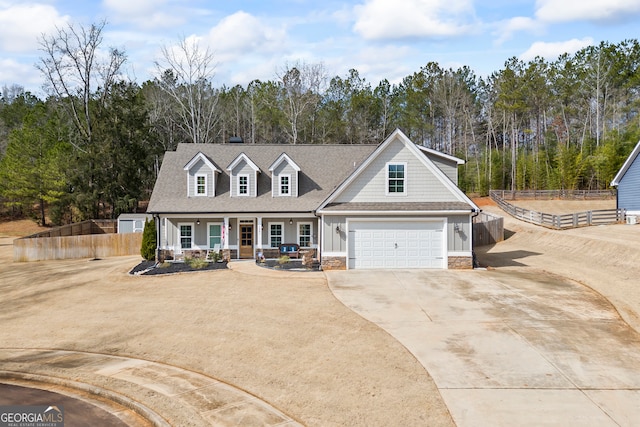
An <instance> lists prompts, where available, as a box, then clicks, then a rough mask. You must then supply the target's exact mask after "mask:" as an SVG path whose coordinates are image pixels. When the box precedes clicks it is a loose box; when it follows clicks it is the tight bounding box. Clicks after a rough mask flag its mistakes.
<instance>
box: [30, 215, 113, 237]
mask: <svg viewBox="0 0 640 427" xmlns="http://www.w3.org/2000/svg"><path fill="white" fill-rule="evenodd" d="M117 232H118V221H117V220H115V219H89V220H87V221H82V222H75V223H73V224H68V225H62V226H60V227H56V228H52V229H51V230H47V231H41V232H39V233H36V234H32V235H30V236H27V237H25V239H30V238H33V237H64V236H84V235H87V234H108V233H117Z"/></svg>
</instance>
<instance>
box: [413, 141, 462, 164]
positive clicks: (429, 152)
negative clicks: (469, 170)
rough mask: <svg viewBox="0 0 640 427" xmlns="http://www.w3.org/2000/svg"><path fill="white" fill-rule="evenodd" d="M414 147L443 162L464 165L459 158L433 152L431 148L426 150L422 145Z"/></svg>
mask: <svg viewBox="0 0 640 427" xmlns="http://www.w3.org/2000/svg"><path fill="white" fill-rule="evenodd" d="M416 147H418V148H419V149H420V150H422V151H424V152H425V153H427V154H431V155H433V156H436V157H440V158H442V159H444V160H449V161H451V162H454V163H456V164H458V165H464V163H465V161H464V160H462V159H459V158H457V157H454V156H450V155H449V154H445V153H441V152H440V151H437V150H434V149H432V148H427V147H425V146H423V145H416Z"/></svg>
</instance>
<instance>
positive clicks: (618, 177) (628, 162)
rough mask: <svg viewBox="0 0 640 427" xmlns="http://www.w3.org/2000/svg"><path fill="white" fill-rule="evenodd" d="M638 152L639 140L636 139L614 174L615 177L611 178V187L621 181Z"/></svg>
mask: <svg viewBox="0 0 640 427" xmlns="http://www.w3.org/2000/svg"><path fill="white" fill-rule="evenodd" d="M638 154H640V141H638V143H637V144H636V146H635V147H634V149H633V151H631V154H630V155H629V157H627V160H625V162H624V164H623V165H622V167H621V168H620V170H619V171H618V173H617V174H616V176H615V178H613V181H611V186H612V187H615V186H617V185H619V184H620V181H622V178H623V177H624V174H626V173H627V171H628V170H629V168H630V167H631V165H632V164H633V162H635V161H636V158H637V157H638Z"/></svg>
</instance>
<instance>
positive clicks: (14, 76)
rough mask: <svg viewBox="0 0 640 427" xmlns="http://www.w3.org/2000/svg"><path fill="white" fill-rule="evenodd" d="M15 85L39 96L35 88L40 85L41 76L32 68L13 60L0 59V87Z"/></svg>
mask: <svg viewBox="0 0 640 427" xmlns="http://www.w3.org/2000/svg"><path fill="white" fill-rule="evenodd" d="M12 84H17V85H20V86H23V87H24V88H25V89H26V90H28V91H31V92H32V93H34V94H36V95H39V94H38V93H35V92H37V88H39V87H40V86H41V85H42V76H41V75H40V72H39V71H38V70H37V69H36V68H35V67H34V66H33V65H30V64H29V65H27V64H22V63H20V62H17V61H15V60H13V59H0V85H7V86H11V85H12Z"/></svg>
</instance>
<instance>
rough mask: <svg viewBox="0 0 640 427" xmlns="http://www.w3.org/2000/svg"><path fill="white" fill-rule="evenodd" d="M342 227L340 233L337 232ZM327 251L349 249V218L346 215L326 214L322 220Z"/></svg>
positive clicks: (324, 248)
mask: <svg viewBox="0 0 640 427" xmlns="http://www.w3.org/2000/svg"><path fill="white" fill-rule="evenodd" d="M336 227H340V233H336ZM322 228H323V230H322V231H323V236H324V246H323V248H322V250H323V251H325V252H346V251H347V219H346V217H344V216H328V215H327V216H325V217H324V220H323V221H322Z"/></svg>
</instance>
